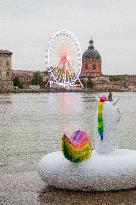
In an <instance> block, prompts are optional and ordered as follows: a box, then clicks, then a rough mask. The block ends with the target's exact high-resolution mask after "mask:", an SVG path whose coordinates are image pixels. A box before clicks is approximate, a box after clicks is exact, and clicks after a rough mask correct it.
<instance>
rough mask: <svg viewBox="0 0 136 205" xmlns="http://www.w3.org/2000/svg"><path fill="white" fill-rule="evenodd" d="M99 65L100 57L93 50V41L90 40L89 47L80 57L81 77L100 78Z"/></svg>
mask: <svg viewBox="0 0 136 205" xmlns="http://www.w3.org/2000/svg"><path fill="white" fill-rule="evenodd" d="M101 63H102V61H101V56H100V54H99V52H98V51H97V50H96V49H94V45H93V40H90V41H89V47H88V49H87V50H86V51H85V52H84V53H83V56H82V70H81V77H96V76H101V75H102V71H101Z"/></svg>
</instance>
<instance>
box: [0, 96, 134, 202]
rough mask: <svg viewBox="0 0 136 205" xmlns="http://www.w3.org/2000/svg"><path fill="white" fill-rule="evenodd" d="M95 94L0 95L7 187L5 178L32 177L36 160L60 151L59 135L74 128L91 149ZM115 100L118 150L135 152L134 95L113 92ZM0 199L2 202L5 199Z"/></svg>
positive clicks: (0, 152) (1, 169)
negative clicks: (85, 134)
mask: <svg viewBox="0 0 136 205" xmlns="http://www.w3.org/2000/svg"><path fill="white" fill-rule="evenodd" d="M98 95H100V94H99V93H34V94H30V93H29V94H10V95H2V94H1V95H0V176H1V179H2V180H3V179H5V180H7V184H8V185H9V181H8V180H9V178H8V177H9V176H10V177H15V176H20V175H21V174H22V176H23V174H24V173H25V176H26V180H27V173H34V175H35V171H36V167H37V164H38V161H39V160H40V158H41V157H42V156H43V155H45V154H47V153H49V152H52V151H56V150H59V149H61V137H62V135H63V133H67V134H68V135H70V134H72V133H73V132H74V131H75V130H77V129H81V130H85V131H86V132H88V134H89V136H90V139H91V142H92V144H93V147H94V144H95V143H94V141H95V125H94V124H95V116H96V109H97V102H96V97H97V96H98ZM116 97H120V101H119V103H118V107H119V109H120V112H121V116H122V118H121V121H120V122H119V124H118V143H119V147H120V148H128V149H136V104H135V102H136V93H134V92H131V93H127V92H126V93H113V98H116ZM4 177H5V178H4ZM20 177H21V176H20ZM15 178H16V177H15ZM5 180H4V181H3V183H5ZM8 185H7V186H8ZM4 186H6V185H5V184H4ZM4 186H3V187H4ZM16 186H17V185H16ZM42 186H43V185H42ZM5 192H6V191H3V192H2V193H3V195H2V196H5ZM6 193H8V192H6ZM4 200H5V201H6V199H5V198H4ZM8 200H9V199H7V201H8ZM5 201H4V203H5ZM7 201H6V202H7ZM14 203H15V202H14ZM14 203H13V204H14ZM25 203H26V202H25ZM9 204H11V203H9ZM22 204H23V203H22ZM26 204H27V203H26ZM30 204H31V203H30ZM33 204H34V202H33ZM36 204H38V203H36ZM40 204H41V203H40Z"/></svg>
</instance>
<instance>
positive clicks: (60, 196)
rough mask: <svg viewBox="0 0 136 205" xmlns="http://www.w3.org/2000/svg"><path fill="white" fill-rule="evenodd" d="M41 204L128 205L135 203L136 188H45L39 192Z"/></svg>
mask: <svg viewBox="0 0 136 205" xmlns="http://www.w3.org/2000/svg"><path fill="white" fill-rule="evenodd" d="M38 201H40V204H41V205H45V204H48V205H61V204H64V205H75V204H78V205H90V204H91V205H97V204H98V205H99V204H103V205H128V204H135V201H136V190H133V189H132V190H122V191H110V192H82V191H70V190H61V189H54V188H46V189H43V190H41V191H40V192H39V196H38Z"/></svg>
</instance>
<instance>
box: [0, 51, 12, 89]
mask: <svg viewBox="0 0 136 205" xmlns="http://www.w3.org/2000/svg"><path fill="white" fill-rule="evenodd" d="M11 56H12V52H10V51H7V50H0V92H10V91H12V89H13V83H12V79H11V72H12V71H11V68H12V64H11Z"/></svg>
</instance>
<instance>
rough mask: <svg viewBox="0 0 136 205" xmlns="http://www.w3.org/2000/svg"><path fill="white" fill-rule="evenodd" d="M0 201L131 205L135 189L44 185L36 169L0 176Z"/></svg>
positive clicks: (8, 204) (34, 204) (24, 204)
mask: <svg viewBox="0 0 136 205" xmlns="http://www.w3.org/2000/svg"><path fill="white" fill-rule="evenodd" d="M0 189H1V192H0V205H97V204H98V205H99V204H100V205H129V204H131V205H135V204H136V189H132V190H123V191H114V192H82V191H70V190H61V189H54V188H52V187H48V186H47V185H46V184H44V183H43V182H42V181H41V179H40V178H39V176H38V174H37V172H22V173H18V174H14V175H13V174H7V175H4V176H0Z"/></svg>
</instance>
